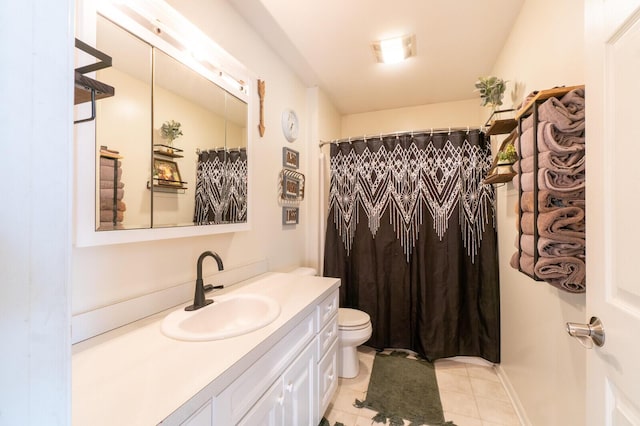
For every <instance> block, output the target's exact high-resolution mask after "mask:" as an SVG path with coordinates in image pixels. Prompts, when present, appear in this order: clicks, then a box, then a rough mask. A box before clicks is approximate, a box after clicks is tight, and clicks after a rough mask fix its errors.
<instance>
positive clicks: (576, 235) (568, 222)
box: [520, 207, 585, 242]
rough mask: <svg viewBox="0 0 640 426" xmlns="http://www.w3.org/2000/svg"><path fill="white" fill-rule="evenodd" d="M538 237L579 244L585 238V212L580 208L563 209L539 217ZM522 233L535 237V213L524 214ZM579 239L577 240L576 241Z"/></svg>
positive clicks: (521, 222) (521, 220)
mask: <svg viewBox="0 0 640 426" xmlns="http://www.w3.org/2000/svg"><path fill="white" fill-rule="evenodd" d="M537 222H538V235H539V236H540V237H547V238H551V239H557V240H562V241H566V242H579V241H581V240H584V237H585V221H584V210H582V209H581V208H579V207H562V208H559V209H553V210H551V211H549V212H545V213H540V214H539V215H538V221H537ZM520 225H521V226H522V233H523V234H529V235H533V231H534V226H535V225H534V222H533V213H523V214H522V218H520ZM576 239H577V240H576Z"/></svg>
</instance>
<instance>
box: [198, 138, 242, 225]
mask: <svg viewBox="0 0 640 426" xmlns="http://www.w3.org/2000/svg"><path fill="white" fill-rule="evenodd" d="M195 197H196V201H195V212H194V214H193V222H194V223H195V224H196V225H211V224H220V223H237V222H246V220H247V150H246V149H244V148H240V149H232V150H228V151H227V150H225V149H217V150H214V149H212V150H209V151H201V152H200V153H199V154H198V166H197V169H196V191H195Z"/></svg>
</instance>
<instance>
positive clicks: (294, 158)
mask: <svg viewBox="0 0 640 426" xmlns="http://www.w3.org/2000/svg"><path fill="white" fill-rule="evenodd" d="M282 166H283V167H287V168H289V169H297V168H298V167H300V154H299V153H298V151H294V150H293V149H290V148H287V147H282Z"/></svg>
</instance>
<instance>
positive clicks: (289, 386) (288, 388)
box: [287, 383, 293, 392]
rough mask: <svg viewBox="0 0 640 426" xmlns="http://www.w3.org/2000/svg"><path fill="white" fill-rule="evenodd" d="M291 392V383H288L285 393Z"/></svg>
mask: <svg viewBox="0 0 640 426" xmlns="http://www.w3.org/2000/svg"><path fill="white" fill-rule="evenodd" d="M291 391H293V383H289V384H288V385H287V392H291Z"/></svg>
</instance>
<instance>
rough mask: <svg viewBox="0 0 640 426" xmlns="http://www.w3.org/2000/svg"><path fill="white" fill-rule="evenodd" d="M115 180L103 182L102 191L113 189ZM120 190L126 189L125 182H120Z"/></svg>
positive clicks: (101, 183)
mask: <svg viewBox="0 0 640 426" xmlns="http://www.w3.org/2000/svg"><path fill="white" fill-rule="evenodd" d="M113 186H114V185H113V180H101V181H100V189H113ZM117 187H118V188H124V183H123V182H118V184H117Z"/></svg>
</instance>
